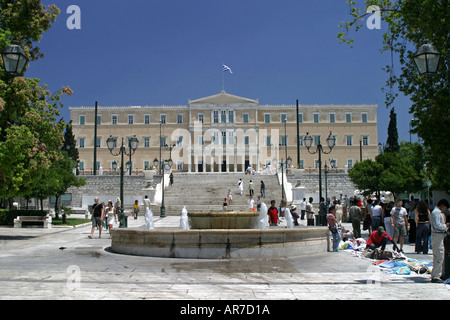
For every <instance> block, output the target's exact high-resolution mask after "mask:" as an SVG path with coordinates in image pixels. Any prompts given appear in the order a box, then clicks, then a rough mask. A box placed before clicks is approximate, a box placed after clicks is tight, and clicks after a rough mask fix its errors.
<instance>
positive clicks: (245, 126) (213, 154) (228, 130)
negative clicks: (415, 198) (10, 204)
mask: <svg viewBox="0 0 450 320" xmlns="http://www.w3.org/2000/svg"><path fill="white" fill-rule="evenodd" d="M69 110H70V116H71V120H72V127H73V133H74V135H75V137H76V139H77V147H78V150H79V155H80V163H79V169H80V171H81V172H84V173H92V171H93V169H94V153H95V155H96V156H95V160H96V162H97V163H96V168H97V170H101V171H103V172H105V171H106V172H107V171H110V170H112V168H113V163H114V162H116V163H117V162H118V161H119V160H120V158H119V157H115V156H113V155H111V153H110V151H109V149H108V147H107V144H106V141H107V139H108V137H110V136H112V137H115V138H117V144H118V145H117V148H116V150H115V151H116V152H117V151H118V148H120V145H121V142H122V139H123V141H124V145H125V146H128V144H127V143H128V141H129V139H130V138H132V137H133V136H136V137H137V138H138V140H139V144H138V148H137V150H136V152H135V154H134V155H133V156H132V157H131V163H132V170H133V173H138V172H142V171H143V170H144V169H151V168H153V163H154V160H155V159H156V160H160V159H165V160H168V159H169V158H170V159H172V162H173V166H172V170H174V171H185V172H242V171H244V170H245V169H246V168H248V167H249V166H251V167H252V168H253V169H254V170H256V171H260V170H267V169H271V170H273V169H274V168H276V167H277V166H279V164H280V162H282V161H284V160H285V159H286V158H291V159H292V166H294V167H300V168H303V169H306V170H314V169H315V168H317V167H318V155H317V154H315V155H313V154H310V153H309V152H308V151H307V149H306V147H305V146H304V145H303V138H304V137H305V135H306V134H307V133H309V135H310V136H312V137H313V139H314V140H313V146H312V147H311V148H310V151H313V150H316V146H317V145H318V144H319V143H321V144H322V145H323V148H324V150H325V151H328V147H327V143H326V139H327V137H328V136H329V135H330V132H331V134H332V136H334V138H335V140H336V145H335V147H334V148H333V150H332V152H331V153H330V154H324V155H323V156H322V165H324V164H327V165H328V166H329V167H330V166H331V167H333V168H336V169H338V168H341V169H342V168H344V167H346V168H351V167H352V166H353V165H354V164H355V163H356V162H357V161H360V159H363V160H365V159H369V158H370V159H374V158H375V157H376V155H377V154H378V134H377V105H299V107H298V113H297V106H296V105H260V104H259V100H253V99H248V98H243V97H239V96H235V95H232V94H229V93H226V92H225V91H222V92H220V93H219V94H216V95H212V96H208V97H205V98H200V99H196V100H188V104H187V105H179V106H129V107H118V106H113V107H105V106H99V107H98V108H97V119H96V121H97V125H95V107H92V106H91V107H70V108H69ZM297 128H298V135H297ZM95 129H96V130H95ZM95 131H96V135H95ZM297 146H299V149H297ZM299 154H300V157H298V155H299ZM125 159H126V160H125V161H129V158H128V157H127V156H126V157H125Z"/></svg>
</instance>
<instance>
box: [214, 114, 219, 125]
mask: <svg viewBox="0 0 450 320" xmlns="http://www.w3.org/2000/svg"><path fill="white" fill-rule="evenodd" d="M213 122H214V123H219V111H214V113H213Z"/></svg>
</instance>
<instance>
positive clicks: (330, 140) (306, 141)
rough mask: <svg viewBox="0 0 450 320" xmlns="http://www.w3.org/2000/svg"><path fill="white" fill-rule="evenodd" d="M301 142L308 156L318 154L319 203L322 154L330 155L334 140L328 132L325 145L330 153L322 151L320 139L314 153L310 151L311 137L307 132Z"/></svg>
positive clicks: (320, 196)
mask: <svg viewBox="0 0 450 320" xmlns="http://www.w3.org/2000/svg"><path fill="white" fill-rule="evenodd" d="M303 142H304V144H305V147H306V149H307V150H308V152H309V153H310V154H316V153H318V154H319V202H320V201H321V199H322V153H324V154H329V153H331V151H332V150H333V148H334V146H335V145H336V138H335V137H334V136H333V135H332V133H331V131H330V135H329V136H328V138H327V145H328V148H329V149H330V151H328V152H327V151H325V150H323V147H322V144H321V143H320V138H319V141H318V142H319V143H318V144H317V148H316V150H315V151H311V150H310V148H311V146H312V143H313V137H311V136H310V135H309V132H306V136H305V137H304V138H303Z"/></svg>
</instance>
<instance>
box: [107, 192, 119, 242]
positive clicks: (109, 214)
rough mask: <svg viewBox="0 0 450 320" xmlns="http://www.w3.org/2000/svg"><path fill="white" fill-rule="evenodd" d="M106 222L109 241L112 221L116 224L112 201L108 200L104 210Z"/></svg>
mask: <svg viewBox="0 0 450 320" xmlns="http://www.w3.org/2000/svg"><path fill="white" fill-rule="evenodd" d="M106 221H107V224H108V229H109V238H110V239H111V229H112V228H113V223H114V221H115V222H116V223H117V215H116V209H115V208H114V206H113V202H112V200H108V207H107V208H106Z"/></svg>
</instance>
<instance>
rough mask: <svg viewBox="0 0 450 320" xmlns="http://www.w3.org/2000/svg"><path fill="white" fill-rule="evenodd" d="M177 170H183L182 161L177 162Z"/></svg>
mask: <svg viewBox="0 0 450 320" xmlns="http://www.w3.org/2000/svg"><path fill="white" fill-rule="evenodd" d="M177 170H180V171H181V170H183V160H177Z"/></svg>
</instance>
